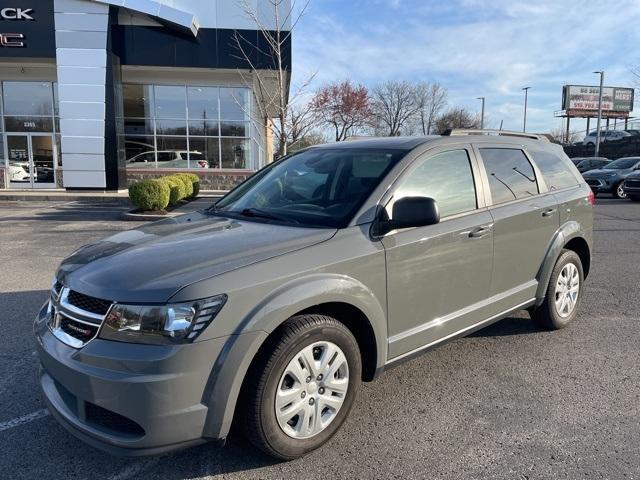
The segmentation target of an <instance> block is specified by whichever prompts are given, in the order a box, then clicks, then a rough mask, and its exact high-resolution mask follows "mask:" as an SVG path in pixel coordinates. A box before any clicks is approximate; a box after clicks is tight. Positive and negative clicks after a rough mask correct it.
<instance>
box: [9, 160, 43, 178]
mask: <svg viewBox="0 0 640 480" xmlns="http://www.w3.org/2000/svg"><path fill="white" fill-rule="evenodd" d="M37 178H38V171H37V170H36V171H35V172H34V179H36V180H37ZM9 181H10V182H27V183H28V182H30V181H31V176H30V175H29V162H10V163H9Z"/></svg>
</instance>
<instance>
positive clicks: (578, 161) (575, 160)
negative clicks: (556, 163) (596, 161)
mask: <svg viewBox="0 0 640 480" xmlns="http://www.w3.org/2000/svg"><path fill="white" fill-rule="evenodd" d="M587 158H589V157H574V158H570V159H569V160H571V163H573V164H574V165H575V166H576V167H577V166H578V164H579V163H580V162H582V161H583V160H586V159H587Z"/></svg>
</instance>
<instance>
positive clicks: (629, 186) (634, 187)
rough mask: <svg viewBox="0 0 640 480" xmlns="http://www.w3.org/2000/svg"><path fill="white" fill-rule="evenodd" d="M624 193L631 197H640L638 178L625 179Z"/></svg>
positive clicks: (639, 180)
mask: <svg viewBox="0 0 640 480" xmlns="http://www.w3.org/2000/svg"><path fill="white" fill-rule="evenodd" d="M623 188H624V191H625V193H626V194H627V195H631V196H632V197H640V178H639V177H634V178H627V179H626V180H625V182H624V187H623Z"/></svg>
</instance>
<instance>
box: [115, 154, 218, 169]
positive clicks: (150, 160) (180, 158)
mask: <svg viewBox="0 0 640 480" xmlns="http://www.w3.org/2000/svg"><path fill="white" fill-rule="evenodd" d="M156 155H157V157H158V168H188V165H189V164H188V161H187V159H188V158H189V156H190V157H191V168H209V162H208V161H207V159H206V158H205V156H204V155H203V154H202V153H200V152H198V151H192V152H187V151H186V150H163V151H159V152H153V151H152V152H143V153H139V154H137V155H136V156H134V157H132V158H130V159H129V160H128V161H127V166H129V167H131V168H155V167H156Z"/></svg>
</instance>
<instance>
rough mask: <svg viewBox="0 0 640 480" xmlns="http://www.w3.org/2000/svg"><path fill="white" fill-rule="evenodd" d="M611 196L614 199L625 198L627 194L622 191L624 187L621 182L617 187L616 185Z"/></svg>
mask: <svg viewBox="0 0 640 480" xmlns="http://www.w3.org/2000/svg"><path fill="white" fill-rule="evenodd" d="M613 196H614V197H616V198H620V199H622V198H627V194H626V193H625V191H624V186H623V184H622V182H620V183H619V184H618V185H616V188H615V190H614V191H613Z"/></svg>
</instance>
